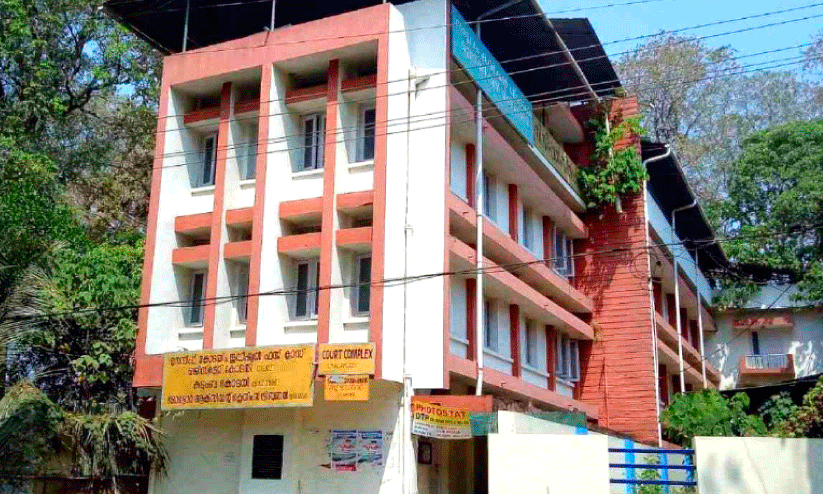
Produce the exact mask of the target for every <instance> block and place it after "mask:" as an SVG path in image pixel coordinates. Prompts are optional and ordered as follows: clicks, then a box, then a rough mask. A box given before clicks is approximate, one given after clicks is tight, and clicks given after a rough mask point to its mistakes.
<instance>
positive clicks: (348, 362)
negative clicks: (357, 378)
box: [317, 343, 374, 376]
mask: <svg viewBox="0 0 823 494" xmlns="http://www.w3.org/2000/svg"><path fill="white" fill-rule="evenodd" d="M317 373H318V374H319V375H321V376H328V375H355V374H374V343H347V344H341V345H330V344H324V345H320V361H319V362H318V367H317Z"/></svg>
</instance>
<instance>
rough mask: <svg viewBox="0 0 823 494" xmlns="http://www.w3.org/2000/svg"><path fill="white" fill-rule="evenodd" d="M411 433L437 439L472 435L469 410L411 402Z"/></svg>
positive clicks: (463, 437) (467, 437)
mask: <svg viewBox="0 0 823 494" xmlns="http://www.w3.org/2000/svg"><path fill="white" fill-rule="evenodd" d="M412 419H413V420H412V434H416V435H418V436H425V437H435V438H438V439H469V438H471V437H472V426H471V420H470V419H469V410H467V409H464V408H453V407H444V406H440V405H435V404H434V403H420V402H412Z"/></svg>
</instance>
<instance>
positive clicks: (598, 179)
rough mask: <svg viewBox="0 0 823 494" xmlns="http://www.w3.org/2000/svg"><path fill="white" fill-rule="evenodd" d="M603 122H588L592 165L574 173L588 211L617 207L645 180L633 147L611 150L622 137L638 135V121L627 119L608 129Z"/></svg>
mask: <svg viewBox="0 0 823 494" xmlns="http://www.w3.org/2000/svg"><path fill="white" fill-rule="evenodd" d="M607 118H609V117H608V116H606V115H604V116H603V117H602V119H592V120H590V121H589V124H590V125H591V126H592V127H593V128H594V131H595V151H594V155H593V156H592V161H593V162H594V164H593V165H592V166H588V167H585V168H581V169H580V170H579V173H578V182H579V184H580V189H581V191H582V193H583V197H584V200H585V201H586V205H587V207H589V208H592V209H594V208H597V207H601V206H605V205H612V206H617V205H618V204H619V202H620V198H621V197H625V196H626V195H628V194H632V193H637V192H639V191H641V190H642V189H643V182H644V181H645V180H646V179H647V178H648V173H647V172H646V168H645V167H644V166H643V162H642V160H641V159H640V154H639V153H638V151H637V149H636V148H635V147H634V146H628V147H624V148H622V149H619V150H618V149H615V148H616V147H617V144H618V143H619V142H620V141H621V140H622V139H624V138H625V137H628V136H634V135H641V134H642V130H641V129H640V122H639V119H636V118H629V119H626V120H624V121H622V122H620V123H619V124H618V125H615V126H613V127H612V128H611V129H609V126H607V125H606V119H607Z"/></svg>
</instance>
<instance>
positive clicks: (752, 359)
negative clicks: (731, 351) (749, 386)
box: [740, 353, 794, 376]
mask: <svg viewBox="0 0 823 494" xmlns="http://www.w3.org/2000/svg"><path fill="white" fill-rule="evenodd" d="M740 374H741V375H744V376H745V375H758V374H765V375H781V376H784V375H787V376H794V358H793V357H792V355H791V354H786V353H776V354H767V355H744V356H743V357H742V358H741V359H740Z"/></svg>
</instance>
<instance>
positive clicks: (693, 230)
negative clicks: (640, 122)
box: [641, 139, 729, 273]
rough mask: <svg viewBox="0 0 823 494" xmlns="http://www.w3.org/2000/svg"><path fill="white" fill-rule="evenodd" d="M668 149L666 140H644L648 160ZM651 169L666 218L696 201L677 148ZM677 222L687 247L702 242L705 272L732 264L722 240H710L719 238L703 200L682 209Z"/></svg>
mask: <svg viewBox="0 0 823 494" xmlns="http://www.w3.org/2000/svg"><path fill="white" fill-rule="evenodd" d="M665 152H666V145H665V144H662V143H659V142H652V141H648V140H645V139H644V140H643V141H642V142H641V155H642V158H643V160H644V161H645V160H647V159H649V158H653V157H655V156H660V155H662V154H664V153H665ZM648 172H649V183H648V187H649V193H651V195H652V197H653V198H654V200H655V202H657V205H658V206H660V209H661V210H662V211H663V214H664V215H665V216H666V218H671V217H672V211H674V210H675V209H677V208H682V207H685V206H688V205H690V204H692V203H694V201H695V199H696V196H695V194H694V192H693V191H692V188H691V186H690V185H689V182H688V181H687V180H686V176H685V174H684V173H683V169H682V168H681V167H680V163H679V162H678V160H677V156H676V155H675V153H674V152H672V153H671V154H670V155H669V156H668V157H667V158H665V159H662V160H657V161H654V162H653V163H650V164H649V166H648ZM675 223H676V224H675V230H676V233H677V236H678V237H680V239H681V240H682V241H683V242H684V244H685V245H686V247H687V248H688V249H690V250H691V249H693V248H695V247H696V246H698V245H700V246H701V249H700V252H701V253H705V254H706V255H700V256H698V264H699V266H700V269H701V270H702V271H703V272H704V273H709V272H711V271H716V270H719V269H727V268H728V266H729V260H728V259H727V258H726V254H725V253H724V252H723V249H722V247H721V246H720V244H719V243H718V242H715V243H707V242H711V241H712V240H715V239H716V237H715V234H714V229H713V228H712V227H711V224H710V223H709V221H708V219H706V215H705V213H704V212H703V208H702V207H701V206H700V204H699V203H698V204H697V206H695V207H692V208H688V209H683V210H681V211H678V212H677V221H676V222H675Z"/></svg>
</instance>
